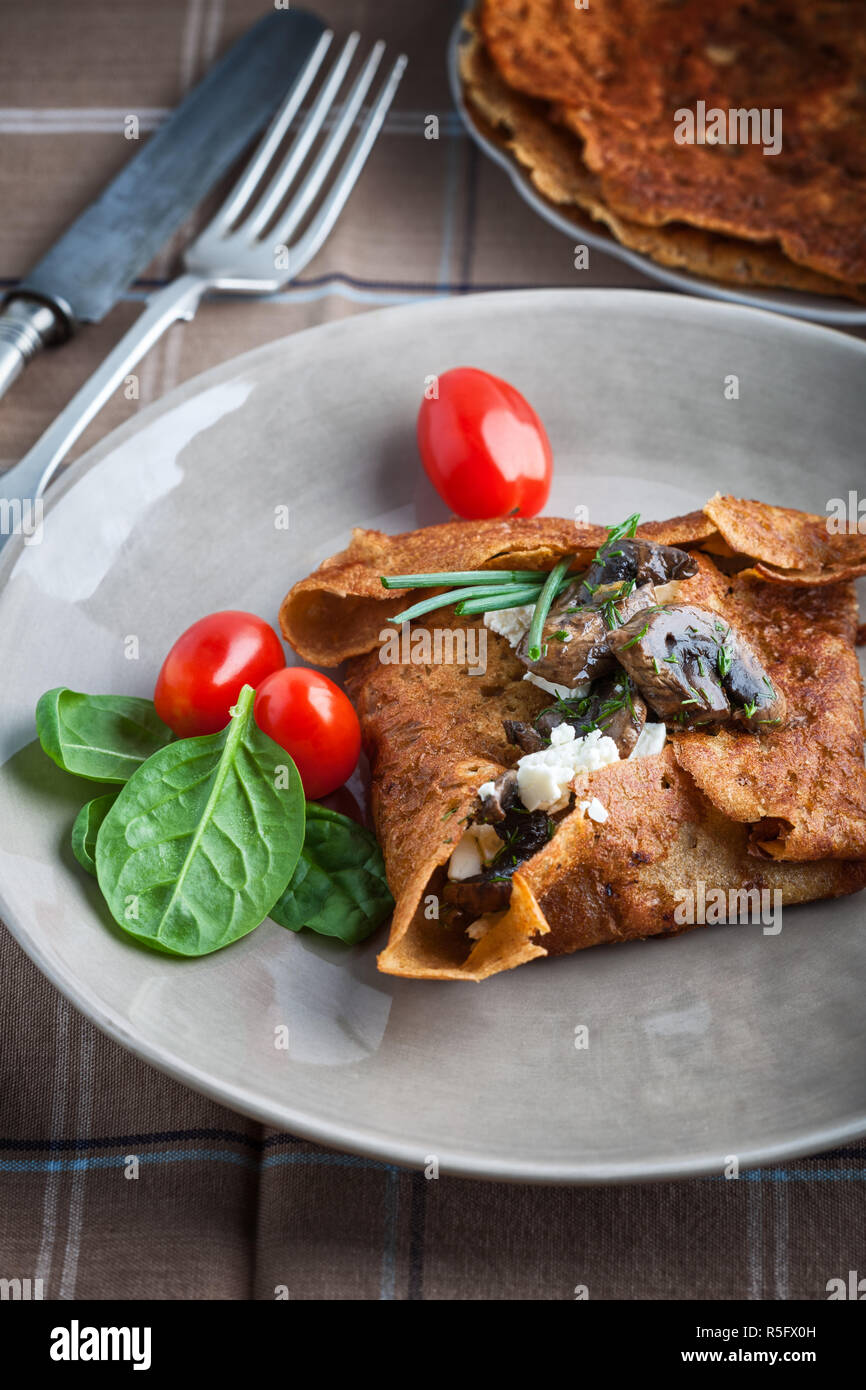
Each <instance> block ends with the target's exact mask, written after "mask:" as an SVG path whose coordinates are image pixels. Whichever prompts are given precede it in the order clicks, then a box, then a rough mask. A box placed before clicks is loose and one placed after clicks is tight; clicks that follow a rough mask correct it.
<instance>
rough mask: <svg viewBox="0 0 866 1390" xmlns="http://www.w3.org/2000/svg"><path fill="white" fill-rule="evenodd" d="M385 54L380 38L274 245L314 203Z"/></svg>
mask: <svg viewBox="0 0 866 1390" xmlns="http://www.w3.org/2000/svg"><path fill="white" fill-rule="evenodd" d="M384 52H385V45H384V43H383V42H382V41H381V39H380V40H379V41H378V42H377V43H375V44H374V45H373V47H372V49H371V50H370V55H369V57H368V59H367V61H366V63H365V64H364V66H363V68H362V69H361V72H360V73H359V75H358V77H357V78H356V79H355V82H354V85H353V86H352V90H351V91H350V93H349V96H348V98H347V100H346V103H345V105H344V107H343V110H342V112H341V114H340V118H339V120H338V121H337V122H336V124H335V126H334V129H333V130H332V131H331V134H330V136H329V137H328V140H327V141H326V143H325V145H324V146H323V147H322V149H321V150H320V151H319V153H318V154H317V156H316V159H315V162H314V163H313V165H312V166H311V168H310V169H309V171H308V173H307V174H306V176H305V178H304V181H303V183H302V184H301V186H300V188H299V189H298V191H297V193H296V194H295V195H294V197H293V198H292V200H291V202H290V203H289V205H288V207H287V208H286V209H285V211H284V212H283V214H282V216H281V218H280V220H279V222H278V223H277V224H276V226H275V227H274V229H273V233H272V235H273V238H274V240H275V241H276V242H285V241H287V240H288V238H289V236H290V235H291V233H292V232H293V231H294V229H295V227H296V226H297V225H298V223H299V222H300V220H301V218H302V217H303V216H304V214H305V213H306V212H307V210H308V209H309V208H310V207H311V206H312V203H313V200H314V199H315V197H316V195H317V193H318V192H319V189H320V188H321V187H322V184H323V183H324V181H325V179H326V178H327V176H328V173H329V171H330V169H331V166H332V164H333V163H334V160H335V159H336V158H337V155H338V154H339V152H340V150H341V148H342V146H343V145H344V144H345V141H346V139H347V137H348V135H349V132H350V131H351V129H352V126H353V125H354V124H355V119H356V117H357V115H358V112H359V111H360V109H361V106H362V105H363V101H364V98H365V96H366V95H367V92H368V91H369V90H370V87H371V85H372V82H373V78H374V77H375V76H376V70H377V69H378V67H379V63H380V62H381V60H382V54H383V53H384Z"/></svg>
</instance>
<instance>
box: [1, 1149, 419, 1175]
mask: <svg viewBox="0 0 866 1390" xmlns="http://www.w3.org/2000/svg"><path fill="white" fill-rule="evenodd" d="M130 1156H134V1157H135V1158H136V1159H137V1160H138V1162H139V1163H141V1164H145V1163H146V1164H161V1163H202V1162H208V1163H231V1164H234V1165H235V1166H237V1167H241V1168H251V1169H254V1168H284V1167H287V1166H289V1165H294V1164H310V1165H311V1166H312V1167H322V1166H324V1167H336V1168H368V1169H371V1170H377V1171H379V1172H385V1173H399V1172H400V1171H401V1170H400V1169H399V1168H398V1167H396V1166H395V1165H394V1164H393V1163H383V1162H381V1161H380V1160H379V1159H377V1158H363V1157H361V1156H360V1155H358V1154H341V1153H330V1152H314V1153H284V1154H271V1155H270V1156H268V1155H264V1156H260V1157H256V1156H255V1155H253V1154H242V1153H233V1152H232V1150H231V1149H163V1150H162V1151H161V1152H156V1153H145V1154H135V1155H128V1154H88V1155H85V1156H84V1157H81V1158H2V1159H0V1173H81V1172H88V1171H92V1170H95V1169H99V1168H122V1167H123V1166H124V1165H125V1164H126V1162H127V1159H128V1158H129V1157H130Z"/></svg>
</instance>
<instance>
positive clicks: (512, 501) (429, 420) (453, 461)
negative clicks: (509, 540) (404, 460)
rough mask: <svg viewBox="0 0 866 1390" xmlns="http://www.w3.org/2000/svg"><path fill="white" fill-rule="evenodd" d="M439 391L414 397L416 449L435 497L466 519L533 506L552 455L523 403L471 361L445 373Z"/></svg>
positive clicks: (519, 512)
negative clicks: (418, 405) (432, 396)
mask: <svg viewBox="0 0 866 1390" xmlns="http://www.w3.org/2000/svg"><path fill="white" fill-rule="evenodd" d="M438 390H439V397H438V400H428V399H427V398H426V397H425V398H424V400H423V401H422V402H421V409H420V410H419V411H418V448H419V450H420V451H421V459H422V462H423V464H424V468H425V470H426V473H427V476H428V478H429V479H430V481H431V482H432V484H433V486H434V487H435V488H436V491H437V492H438V493H439V496H440V497H441V498H442V499H443V500H444V501H445V502H446V503H447V504H448V506H449V507H450V508H451V510H452V511H454V512H456V513H457V515H458V516H462V517H464V518H465V519H466V520H467V521H477V520H479V519H481V518H483V517H493V516H511V515H516V516H535V515H536V513H537V512H540V511H541V508H542V507H543V506H544V504H545V502H546V501H547V495H548V493H549V492H550V478H551V474H552V471H553V454H552V452H551V448H550V441H549V439H548V438H547V434H546V432H545V429H544V426H543V425H542V423H541V421H540V420H539V418H538V416H537V415H536V413H535V411H534V410H533V409H532V406H531V405H530V404H529V402H528V401H527V400H525V399H524V397H523V396H521V394H520V392H519V391H517V390H515V388H514V387H513V386H509V384H508V382H507V381H502V380H501V379H500V378H499V377H498V376H491V375H490V373H489V372H482V371H479V370H478V368H477V367H454V368H453V370H452V371H450V372H444V373H443V374H442V376H440V377H439V385H438Z"/></svg>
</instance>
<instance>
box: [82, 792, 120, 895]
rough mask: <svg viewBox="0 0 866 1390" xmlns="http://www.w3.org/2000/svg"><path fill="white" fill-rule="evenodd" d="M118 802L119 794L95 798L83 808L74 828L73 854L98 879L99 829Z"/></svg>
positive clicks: (114, 793) (110, 793)
mask: <svg viewBox="0 0 866 1390" xmlns="http://www.w3.org/2000/svg"><path fill="white" fill-rule="evenodd" d="M116 800H117V792H108V794H107V795H106V796H97V797H94V799H93V801H88V802H87V805H86V806H82V808H81V810H80V811H79V812H78V815H77V816H76V817H75V824H74V825H73V827H72V853H73V854H74V855H75V858H76V859H77V860H78V862H79V864H80V865H81V867H82V869H86V870H87V872H88V873H89V874H93V877H94V878H96V837H97V835H98V834H99V827H100V826H101V825H102V822H103V821H104V820H105V817H106V816H107V815H108V813H109V811H110V810H111V808H112V806H113V805H114V803H115V801H116Z"/></svg>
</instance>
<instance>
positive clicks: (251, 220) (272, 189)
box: [238, 32, 361, 240]
mask: <svg viewBox="0 0 866 1390" xmlns="http://www.w3.org/2000/svg"><path fill="white" fill-rule="evenodd" d="M360 38H361V36H360V34H358V33H357V32H355V33H352V34H350V35H349V37H348V38H347V40H346V42H345V43H344V44H343V48H342V50H341V52H340V54H339V56H338V57H337V58H336V60H335V62H334V64H333V66H332V67H331V71H330V73H329V74H328V77H327V80H326V81H325V83H324V85H323V87H322V90H321V91H320V92H319V95H318V96H317V97H316V100H315V101H314V103H313V105H312V107H311V108H310V110H309V112H308V113H307V116H306V119H305V120H304V123H303V125H302V126H301V129H300V130H299V131H298V134H297V136H296V138H295V139H294V140H293V141H292V146H291V149H290V150H289V151H288V153H287V155H286V158H285V159H284V161H283V163H282V164H281V165H280V167H279V169H278V170H277V172H276V174H275V175H274V177H273V179H272V180H271V182H270V183H269V184H268V187H267V189H266V191H265V192H264V193H263V194H262V197H261V198H260V199H259V201H258V203H257V204H256V206H255V207H254V208H253V209H252V211H251V212H250V215H249V216H248V217H246V218H245V219H244V222H243V226H242V227H239V228H238V231H240V232H242V233H243V235H244V237H245V238H249V239H250V240H252V239H253V238H254V237H256V236H258V234H259V232H261V230H262V228H263V227H266V226H267V224H268V222H269V221H270V219H271V218H272V217H273V215H274V213H275V212H276V211H277V208H278V207H279V205H280V203H281V202H282V200H283V197H284V195H285V193H286V192H287V190H288V188H289V187H290V185H291V183H292V180H293V179H294V177H295V175H296V174H297V172H298V170H299V169H300V167H301V165H302V164H303V162H304V160H305V159H306V157H307V155H308V153H309V151H310V148H311V146H312V144H313V141H314V140H315V138H316V136H317V135H318V133H319V131H320V130H321V128H322V125H323V124H324V121H325V118H326V116H327V114H328V112H329V111H330V109H331V107H332V106H333V104H334V99H335V97H336V95H337V92H338V91H339V90H340V87H341V86H342V83H343V78H344V77H345V75H346V73H347V71H348V69H349V66H350V64H351V62H352V59H353V58H354V56H355V49H356V48H357V47H358V43H359V41H360Z"/></svg>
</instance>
